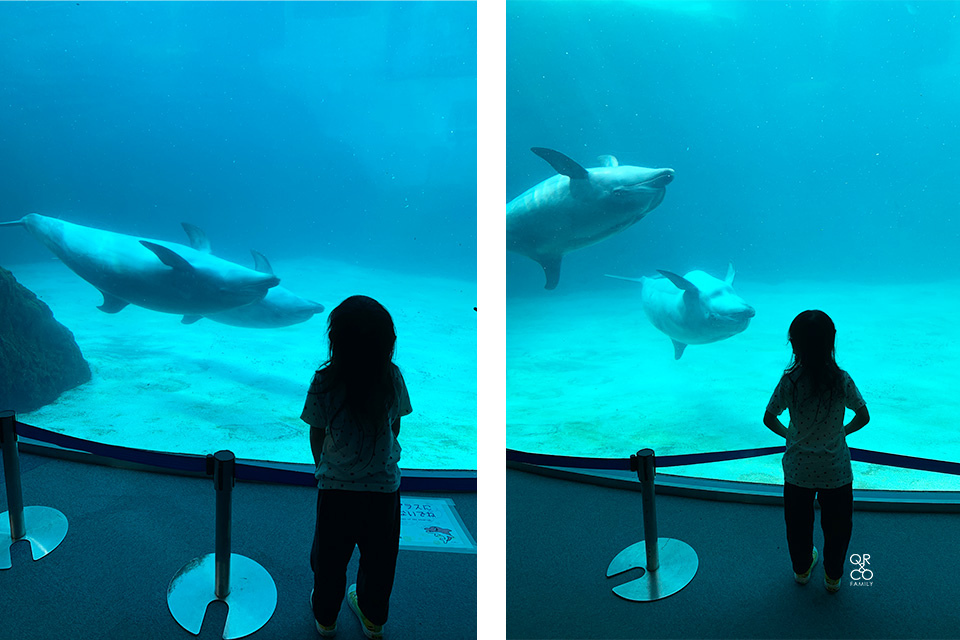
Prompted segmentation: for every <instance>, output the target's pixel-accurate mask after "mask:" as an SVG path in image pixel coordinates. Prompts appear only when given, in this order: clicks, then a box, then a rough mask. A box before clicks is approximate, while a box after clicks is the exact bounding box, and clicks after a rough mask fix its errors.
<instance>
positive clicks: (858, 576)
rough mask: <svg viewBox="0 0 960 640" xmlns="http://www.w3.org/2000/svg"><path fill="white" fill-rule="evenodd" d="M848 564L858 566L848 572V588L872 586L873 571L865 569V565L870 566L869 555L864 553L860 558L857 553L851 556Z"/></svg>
mask: <svg viewBox="0 0 960 640" xmlns="http://www.w3.org/2000/svg"><path fill="white" fill-rule="evenodd" d="M850 563H851V564H855V565H858V566H857V567H855V568H854V569H853V571H851V572H850V586H852V587H871V586H873V571H871V570H870V569H867V565H868V564H870V554H869V553H865V554H863V555H862V556H861V555H860V554H859V553H854V554H851V556H850Z"/></svg>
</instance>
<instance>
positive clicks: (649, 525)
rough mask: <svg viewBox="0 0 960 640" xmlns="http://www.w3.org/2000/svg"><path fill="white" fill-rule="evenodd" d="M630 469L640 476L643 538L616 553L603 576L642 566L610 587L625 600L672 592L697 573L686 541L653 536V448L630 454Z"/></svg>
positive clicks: (643, 599)
mask: <svg viewBox="0 0 960 640" xmlns="http://www.w3.org/2000/svg"><path fill="white" fill-rule="evenodd" d="M630 469H631V471H636V472H637V476H638V478H639V480H640V489H641V495H642V500H643V535H644V539H643V540H642V541H640V542H637V543H636V544H632V545H630V546H629V547H627V548H626V549H624V550H623V551H621V552H620V553H618V554H617V556H616V557H615V558H614V559H613V560H612V561H611V562H610V566H609V567H607V577H608V578H609V577H611V576H615V575H618V574H621V573H623V572H624V571H629V570H630V569H643V570H644V573H643V575H642V576H640V577H639V578H637V579H636V580H632V581H630V582H627V583H624V584H621V585H618V586H616V587H614V588H613V592H614V593H615V594H617V595H618V596H620V597H621V598H623V599H625V600H633V601H636V602H649V601H651V600H659V599H661V598H666V597H667V596H669V595H673V594H674V593H676V592H677V591H680V589H683V588H684V587H685V586H687V585H688V584H690V581H691V580H693V577H694V576H695V575H696V574H697V567H698V566H699V558H697V552H696V551H694V550H693V548H692V547H691V546H690V545H688V544H687V543H685V542H681V541H680V540H674V539H673V538H658V537H657V504H656V497H655V484H654V477H655V476H656V458H655V456H654V454H653V450H652V449H641V450H640V451H638V452H637V454H636V455H635V456H630Z"/></svg>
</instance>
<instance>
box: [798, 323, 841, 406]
mask: <svg viewBox="0 0 960 640" xmlns="http://www.w3.org/2000/svg"><path fill="white" fill-rule="evenodd" d="M836 336H837V329H836V327H835V326H834V324H833V320H831V319H830V316H828V315H827V314H825V313H824V312H823V311H818V310H815V309H814V310H809V311H804V312H803V313H801V314H800V315H798V316H797V317H796V318H794V319H793V322H791V323H790V330H789V332H788V333H787V337H788V339H789V340H790V344H791V345H792V346H793V362H791V363H790V366H789V367H788V368H787V373H792V372H794V371H799V376H800V377H805V378H807V379H809V381H810V385H811V391H812V393H814V394H816V395H824V394H828V393H832V392H833V391H837V390H839V387H840V381H841V376H840V373H841V370H840V367H838V366H837V362H836V359H835V354H834V352H835V343H836ZM796 379H797V380H799V378H796Z"/></svg>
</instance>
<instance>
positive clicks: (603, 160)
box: [597, 156, 620, 167]
mask: <svg viewBox="0 0 960 640" xmlns="http://www.w3.org/2000/svg"><path fill="white" fill-rule="evenodd" d="M597 160H599V161H600V166H601V167H619V166H620V163H619V162H618V161H617V158H616V157H615V156H598V157H597Z"/></svg>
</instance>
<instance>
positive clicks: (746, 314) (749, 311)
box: [738, 305, 757, 319]
mask: <svg viewBox="0 0 960 640" xmlns="http://www.w3.org/2000/svg"><path fill="white" fill-rule="evenodd" d="M738 315H739V316H740V317H741V318H748V319H749V318H752V317H753V316H755V315H757V312H756V310H755V309H754V308H753V307H751V306H750V305H747V306H746V308H745V309H744V310H743V311H741V312H740V313H739V314H738Z"/></svg>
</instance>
